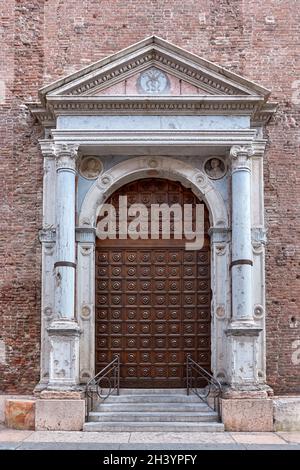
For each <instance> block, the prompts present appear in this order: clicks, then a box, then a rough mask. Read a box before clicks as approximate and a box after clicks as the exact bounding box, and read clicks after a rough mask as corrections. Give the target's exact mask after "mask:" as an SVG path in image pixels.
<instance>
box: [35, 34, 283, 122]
mask: <svg viewBox="0 0 300 470" xmlns="http://www.w3.org/2000/svg"><path fill="white" fill-rule="evenodd" d="M269 94H270V91H269V90H267V89H266V88H264V87H262V86H260V85H258V84H257V83H254V82H252V81H250V80H248V79H245V78H243V77H241V76H239V75H237V74H235V73H232V72H230V71H228V70H226V69H224V68H222V67H220V66H219V65H216V64H214V63H212V62H209V61H208V60H206V59H203V58H201V57H198V56H196V55H194V54H192V53H190V52H188V51H185V50H183V49H181V48H179V47H177V46H175V45H173V44H171V43H169V42H167V41H165V40H163V39H161V38H158V37H157V36H151V37H149V38H146V39H144V40H143V41H140V42H139V43H136V44H134V45H132V46H130V47H128V48H126V49H123V50H122V51H120V52H117V53H116V54H113V55H111V56H109V57H106V58H104V59H102V60H100V61H98V62H95V63H93V64H91V65H89V66H88V67H85V68H83V69H81V70H79V71H78V72H75V73H73V74H71V75H68V76H66V77H63V78H62V79H60V80H57V81H55V82H53V83H51V84H50V85H47V86H45V87H43V88H42V89H40V90H39V97H40V103H28V106H29V108H30V109H31V111H32V112H33V113H34V114H35V115H36V116H37V117H38V119H39V120H40V121H41V122H43V124H44V126H48V127H49V126H50V125H52V124H51V123H53V121H55V118H56V116H58V115H59V114H60V113H61V112H64V113H66V112H67V111H68V112H78V110H80V111H82V112H83V111H84V110H86V112H90V113H91V112H97V113H98V112H100V113H101V112H110V111H112V112H117V111H118V112H121V113H122V112H123V113H125V112H127V111H128V110H130V111H132V112H139V111H140V110H141V109H144V110H147V112H152V111H153V110H157V111H158V112H160V111H161V112H170V111H171V110H172V112H173V111H174V112H175V108H176V110H178V111H179V112H180V111H181V112H184V111H185V112H191V113H195V112H196V113H197V112H199V113H201V112H206V111H207V110H208V111H214V112H216V113H223V114H224V113H225V114H226V112H239V113H240V114H241V113H244V114H251V116H252V117H253V116H254V114H255V119H256V116H258V113H260V114H261V112H264V110H265V109H266V104H265V103H266V101H267V99H268V96H269ZM128 100H130V102H129V101H128ZM268 106H269V107H268V111H267V114H268V116H269V115H270V112H273V108H274V107H273V108H272V106H271V108H272V109H271V108H270V105H268ZM270 109H271V111H270ZM262 120H265V117H264V116H263V117H262Z"/></svg>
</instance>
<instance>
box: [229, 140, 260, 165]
mask: <svg viewBox="0 0 300 470" xmlns="http://www.w3.org/2000/svg"><path fill="white" fill-rule="evenodd" d="M254 154H255V150H254V148H253V146H252V145H233V146H232V147H231V149H230V158H231V169H232V171H237V170H244V169H245V170H250V158H251V157H253V155H254Z"/></svg>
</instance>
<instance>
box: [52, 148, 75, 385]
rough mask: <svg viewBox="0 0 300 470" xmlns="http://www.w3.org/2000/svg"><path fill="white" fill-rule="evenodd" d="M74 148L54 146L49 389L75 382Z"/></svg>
mask: <svg viewBox="0 0 300 470" xmlns="http://www.w3.org/2000/svg"><path fill="white" fill-rule="evenodd" d="M76 150H77V149H76V147H75V146H73V145H56V146H55V156H56V199H55V200H56V260H55V263H54V271H55V321H53V322H52V323H51V324H50V326H49V327H48V329H47V331H48V334H49V337H50V341H51V351H50V370H49V386H50V387H51V386H54V387H64V386H65V387H70V386H74V385H76V384H78V380H79V334H80V328H79V326H78V324H77V321H76V319H75V272H76V262H75V177H76V157H77V152H76Z"/></svg>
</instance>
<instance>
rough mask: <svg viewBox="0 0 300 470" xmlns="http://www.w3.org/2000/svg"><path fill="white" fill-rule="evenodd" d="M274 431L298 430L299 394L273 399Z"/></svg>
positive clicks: (299, 424) (299, 428)
mask: <svg viewBox="0 0 300 470" xmlns="http://www.w3.org/2000/svg"><path fill="white" fill-rule="evenodd" d="M274 431H300V396H297V397H276V398H275V399H274Z"/></svg>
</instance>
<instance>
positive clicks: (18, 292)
mask: <svg viewBox="0 0 300 470" xmlns="http://www.w3.org/2000/svg"><path fill="white" fill-rule="evenodd" d="M297 3H298V2H297V1H296V0H285V1H274V0H265V1H264V2H257V1H251V0H247V1H246V0H233V1H227V0H199V1H197V2H195V1H194V0H185V1H177V0H176V1H171V2H170V1H164V0H162V1H155V0H127V1H126V2H125V1H119V0H116V1H106V0H105V1H100V0H94V1H92V0H90V1H87V0H83V1H82V0H81V1H77V0H70V1H59V2H57V1H54V0H49V1H47V0H32V1H27V0H6V1H5V2H2V5H1V8H2V11H1V13H0V15H1V16H0V22H1V23H0V35H1V50H0V109H1V118H0V119H1V120H0V133H1V134H0V135H1V155H0V163H1V186H0V193H1V199H0V200H1V206H0V214H1V215H0V218H1V235H0V250H1V271H0V272H1V274H0V279H1V291H0V292H1V293H0V305H1V307H0V312H1V315H0V336H1V338H0V339H1V341H3V343H4V344H5V354H4V353H3V354H2V355H1V359H0V374H1V378H0V390H1V391H2V392H8V393H11V392H17V393H25V392H31V391H32V389H33V388H34V386H35V385H36V383H37V382H38V379H39V351H40V287H41V286H40V271H41V266H40V265H41V258H40V244H39V241H38V230H39V228H40V227H41V224H42V157H41V154H40V150H39V149H38V145H37V139H38V138H39V137H40V136H41V134H42V129H41V128H40V127H39V125H38V124H36V123H35V122H34V121H33V119H32V117H31V115H30V114H29V112H28V110H27V108H26V106H25V102H26V101H31V100H36V99H37V91H38V89H39V88H40V87H41V86H43V85H46V84H48V83H50V82H51V81H53V80H56V79H57V78H59V77H61V76H64V75H66V74H69V73H72V72H74V71H76V70H77V69H80V68H82V67H84V66H86V65H88V64H90V63H92V62H94V61H96V60H99V59H100V58H102V57H104V56H106V55H109V54H111V53H114V52H116V51H118V50H120V49H122V48H124V47H126V46H128V45H130V44H132V43H134V42H137V41H139V40H141V39H143V38H144V37H146V36H150V35H151V34H156V35H158V36H160V37H163V38H165V39H167V40H169V41H170V42H173V43H175V44H177V45H179V46H181V47H183V48H185V49H187V50H189V51H191V52H194V53H195V54H198V55H200V56H202V57H204V58H206V59H208V60H210V61H212V62H216V63H218V64H220V65H222V66H224V67H225V68H227V69H229V70H231V71H234V72H236V73H239V74H241V75H243V76H245V77H248V78H249V79H251V80H253V81H256V82H257V83H259V84H260V85H262V86H265V87H266V88H268V89H271V90H272V95H271V98H272V101H278V103H279V107H278V111H277V113H276V115H275V117H274V118H273V119H272V121H271V123H269V125H268V128H267V132H268V135H267V138H268V149H267V152H266V159H265V175H264V176H265V208H266V214H265V215H266V225H267V228H268V245H267V260H266V262H267V264H266V285H267V294H266V295H267V348H268V352H267V371H268V384H269V385H270V386H272V387H273V388H274V390H275V392H276V393H296V392H299V391H300V378H299V377H300V365H297V364H293V361H292V354H293V353H294V362H295V363H297V362H298V364H299V362H300V360H299V354H298V361H297V360H296V361H295V356H297V354H295V352H296V346H297V345H296V343H295V341H296V340H299V331H300V329H299V328H300V325H299V323H300V319H299V305H300V283H299V278H300V274H299V273H300V270H299V265H300V252H299V231H300V223H299V215H300V214H299V212H300V210H299V208H300V204H299V197H300V194H299V173H298V181H297V171H299V163H298V161H297V158H299V142H300V140H299V139H300V131H299V114H300V111H299V110H300V107H299V106H300V81H299V79H298V77H299V73H300V61H299V52H300V51H299V20H300V18H299V16H300V13H299V8H298V5H297ZM297 46H298V49H297ZM297 321H298V326H297ZM3 343H2V344H3ZM298 348H299V345H298ZM296 359H297V357H296Z"/></svg>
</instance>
